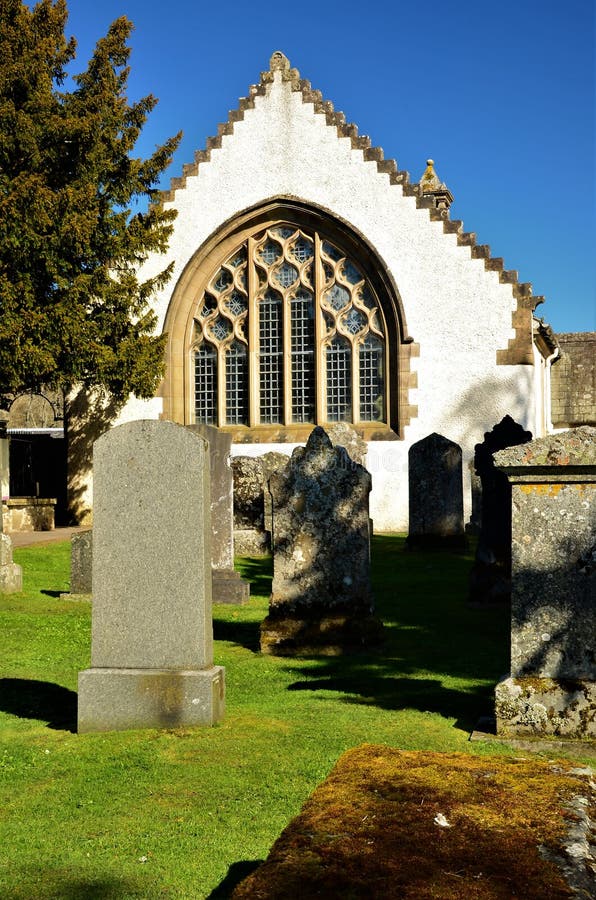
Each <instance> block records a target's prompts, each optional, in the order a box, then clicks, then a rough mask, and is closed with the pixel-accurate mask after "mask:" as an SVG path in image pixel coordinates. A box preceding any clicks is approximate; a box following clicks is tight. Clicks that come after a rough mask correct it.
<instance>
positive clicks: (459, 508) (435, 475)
mask: <svg viewBox="0 0 596 900" xmlns="http://www.w3.org/2000/svg"><path fill="white" fill-rule="evenodd" d="M408 481H409V497H410V504H409V509H410V514H409V515H410V527H409V533H408V546H409V547H411V548H414V547H420V548H433V547H434V548H439V547H452V548H463V547H465V546H466V538H465V534H464V497H463V484H462V452H461V447H460V446H459V445H458V444H454V443H453V441H450V440H448V439H447V438H446V437H443V435H441V434H436V433H435V434H430V435H429V436H428V437H426V438H423V440H421V441H418V442H417V443H415V444H412V446H411V447H410V450H409V453H408Z"/></svg>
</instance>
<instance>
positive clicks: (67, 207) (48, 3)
mask: <svg viewBox="0 0 596 900" xmlns="http://www.w3.org/2000/svg"><path fill="white" fill-rule="evenodd" d="M66 19H67V9H66V3H65V0H41V2H39V3H37V4H36V6H35V7H34V8H33V9H30V8H29V7H28V6H27V5H26V4H25V3H23V2H21V0H2V3H1V5H0V394H1V393H3V392H9V391H20V390H26V389H33V390H35V389H36V388H39V387H40V386H41V385H49V386H52V387H54V388H62V389H64V390H68V389H69V388H70V387H71V386H73V385H75V384H82V385H83V386H85V387H93V386H99V387H103V388H105V389H106V390H107V391H108V392H109V393H110V395H111V396H112V397H113V398H114V399H115V400H116V401H121V400H123V399H125V398H126V397H127V396H128V395H129V394H130V393H134V394H136V395H137V396H139V397H150V396H152V395H153V393H154V391H155V389H156V387H157V385H158V383H159V380H160V378H161V376H162V374H163V353H164V338H163V337H162V336H156V335H153V333H152V332H153V327H154V323H155V316H154V315H153V313H152V312H151V311H150V310H149V309H148V300H149V298H150V297H151V295H152V293H153V291H154V290H155V289H156V288H158V287H160V286H161V285H162V284H163V283H165V281H166V280H167V279H168V278H169V276H170V268H166V269H165V270H164V271H163V272H161V273H160V274H158V275H157V276H155V277H152V278H149V279H146V280H140V278H139V276H138V266H139V263H141V262H142V261H143V260H144V259H145V258H146V256H147V254H149V253H151V252H153V251H164V250H165V249H166V246H167V241H168V238H169V235H170V232H171V228H172V226H171V222H172V220H173V218H174V215H175V213H172V212H166V211H165V210H163V209H162V208H160V207H159V206H158V205H157V204H153V203H151V201H155V200H156V199H157V196H158V191H157V188H156V184H157V181H158V179H159V177H160V175H161V173H162V172H163V171H164V169H165V168H166V166H167V165H168V164H169V162H170V160H171V156H172V153H173V152H174V150H175V148H176V146H177V144H178V141H179V139H180V136H179V135H177V136H176V137H174V138H171V139H170V140H168V141H166V143H165V144H164V145H163V146H161V147H158V148H157V150H156V151H155V153H154V154H153V155H152V156H151V157H150V158H149V159H147V160H141V159H137V158H135V157H134V156H133V155H132V153H133V150H134V147H135V143H136V140H137V138H138V136H139V134H140V131H141V129H142V127H143V125H144V123H145V120H146V118H147V115H148V114H149V113H150V112H151V110H152V109H153V107H154V105H155V103H156V101H155V99H154V98H153V97H152V96H148V97H145V98H143V99H142V100H140V101H138V102H135V103H132V104H131V103H129V102H128V100H127V97H126V88H127V80H128V75H129V68H128V58H129V53H130V50H129V47H128V46H127V41H128V38H129V35H130V32H131V28H132V25H131V23H130V22H129V21H128V20H127V19H125V18H120V19H117V20H116V21H115V22H114V23H113V24H112V25H111V27H110V29H109V31H108V33H107V35H106V36H105V37H103V38H101V39H100V40H99V41H98V43H97V46H96V48H95V52H94V54H93V57H92V58H91V60H90V62H89V64H88V67H87V69H86V70H85V71H84V72H83V73H82V74H80V75H78V76H76V77H75V78H74V81H73V83H72V85H71V86H70V88H67V87H66V86H65V85H66V67H67V66H69V64H70V63H72V61H73V60H74V57H75V42H74V40H73V39H72V38H71V39H70V40H67V39H66V37H65V26H66ZM143 199H146V200H148V201H149V206H148V210H147V211H146V212H137V213H135V211H134V210H135V203H136V201H138V200H143Z"/></svg>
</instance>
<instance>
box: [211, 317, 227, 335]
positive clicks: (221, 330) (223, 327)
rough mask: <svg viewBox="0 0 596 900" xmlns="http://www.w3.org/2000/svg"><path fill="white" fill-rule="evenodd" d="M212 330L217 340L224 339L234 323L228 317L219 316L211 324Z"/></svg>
mask: <svg viewBox="0 0 596 900" xmlns="http://www.w3.org/2000/svg"><path fill="white" fill-rule="evenodd" d="M210 331H211V334H212V335H213V337H214V338H215V340H216V341H223V340H224V339H225V338H227V336H228V335H229V334H230V333H231V331H232V325H231V323H230V322H228V320H227V319H224V318H223V317H222V316H218V317H217V319H216V320H215V322H213V323H212V325H211V326H210Z"/></svg>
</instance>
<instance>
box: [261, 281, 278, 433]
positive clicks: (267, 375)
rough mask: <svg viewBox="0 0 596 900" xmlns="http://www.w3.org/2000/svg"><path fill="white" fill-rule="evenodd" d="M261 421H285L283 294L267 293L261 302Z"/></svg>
mask: <svg viewBox="0 0 596 900" xmlns="http://www.w3.org/2000/svg"><path fill="white" fill-rule="evenodd" d="M259 395H260V403H259V414H260V421H261V422H262V423H263V424H265V423H268V422H282V421H283V310H282V301H281V297H280V295H279V294H278V293H277V292H276V291H267V293H266V294H265V296H264V297H263V299H262V300H261V301H260V302H259Z"/></svg>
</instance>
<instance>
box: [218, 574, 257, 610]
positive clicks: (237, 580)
mask: <svg viewBox="0 0 596 900" xmlns="http://www.w3.org/2000/svg"><path fill="white" fill-rule="evenodd" d="M211 583H212V591H213V602H214V603H232V604H237V605H238V604H240V605H242V604H244V603H248V601H249V600H250V585H249V583H248V582H247V581H243V580H242V578H241V577H240V575H239V574H238V572H236V571H235V570H234V569H213V579H212V582H211Z"/></svg>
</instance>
